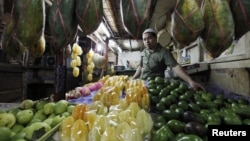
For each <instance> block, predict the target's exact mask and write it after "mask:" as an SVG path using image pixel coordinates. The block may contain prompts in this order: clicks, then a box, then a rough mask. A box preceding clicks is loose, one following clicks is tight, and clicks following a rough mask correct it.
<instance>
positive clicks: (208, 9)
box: [200, 0, 235, 58]
mask: <svg viewBox="0 0 250 141" xmlns="http://www.w3.org/2000/svg"><path fill="white" fill-rule="evenodd" d="M201 11H202V14H203V15H202V16H203V20H204V22H205V28H204V29H203V31H202V33H201V39H202V40H200V43H201V46H202V47H203V48H205V49H206V50H207V51H208V53H209V54H210V56H211V57H213V58H216V57H218V56H219V55H220V54H221V53H222V52H224V51H225V50H226V49H228V48H229V47H230V45H231V44H232V42H233V39H234V27H235V24H234V19H233V15H232V12H231V9H230V6H229V3H228V1H227V0H204V1H203V4H202V6H201Z"/></svg>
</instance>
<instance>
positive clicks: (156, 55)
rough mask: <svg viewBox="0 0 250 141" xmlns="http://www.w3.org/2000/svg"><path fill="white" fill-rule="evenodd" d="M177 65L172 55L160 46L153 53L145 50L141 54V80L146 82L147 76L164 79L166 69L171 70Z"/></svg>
mask: <svg viewBox="0 0 250 141" xmlns="http://www.w3.org/2000/svg"><path fill="white" fill-rule="evenodd" d="M177 64H178V63H177V61H176V60H175V58H174V57H173V55H172V53H171V52H170V51H169V50H168V49H167V48H164V47H162V46H161V45H160V44H157V47H156V48H155V50H154V51H153V52H152V51H150V50H149V49H147V48H145V49H144V50H143V51H142V53H141V64H140V65H141V67H142V69H141V79H143V80H146V78H147V77H149V76H161V77H164V76H165V70H166V69H167V67H170V68H172V67H174V66H176V65H177Z"/></svg>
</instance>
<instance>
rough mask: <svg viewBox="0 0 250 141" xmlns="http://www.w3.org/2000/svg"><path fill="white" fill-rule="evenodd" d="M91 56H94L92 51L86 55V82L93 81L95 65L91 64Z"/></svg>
mask: <svg viewBox="0 0 250 141" xmlns="http://www.w3.org/2000/svg"><path fill="white" fill-rule="evenodd" d="M93 56H94V51H93V50H90V51H89V52H88V53H87V61H88V65H87V71H88V80H89V81H92V79H93V75H92V74H93V70H94V68H95V64H94V62H93Z"/></svg>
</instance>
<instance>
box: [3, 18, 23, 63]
mask: <svg viewBox="0 0 250 141" xmlns="http://www.w3.org/2000/svg"><path fill="white" fill-rule="evenodd" d="M15 23H16V22H15V20H14V19H11V20H10V21H9V22H8V23H7V24H6V25H5V27H4V30H3V34H2V48H3V51H4V53H6V54H7V55H9V56H11V57H13V58H17V57H18V56H20V55H21V54H23V52H24V50H25V49H26V48H25V47H24V46H23V44H22V43H21V41H19V40H18V38H17V37H16V34H15Z"/></svg>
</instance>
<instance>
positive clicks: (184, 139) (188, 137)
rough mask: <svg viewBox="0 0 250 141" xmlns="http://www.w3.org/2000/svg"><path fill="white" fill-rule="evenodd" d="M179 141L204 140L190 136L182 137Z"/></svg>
mask: <svg viewBox="0 0 250 141" xmlns="http://www.w3.org/2000/svg"><path fill="white" fill-rule="evenodd" d="M177 141H203V140H202V139H201V138H200V137H199V136H197V135H193V134H190V135H185V136H182V137H181V138H179V139H178V140H177Z"/></svg>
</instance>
